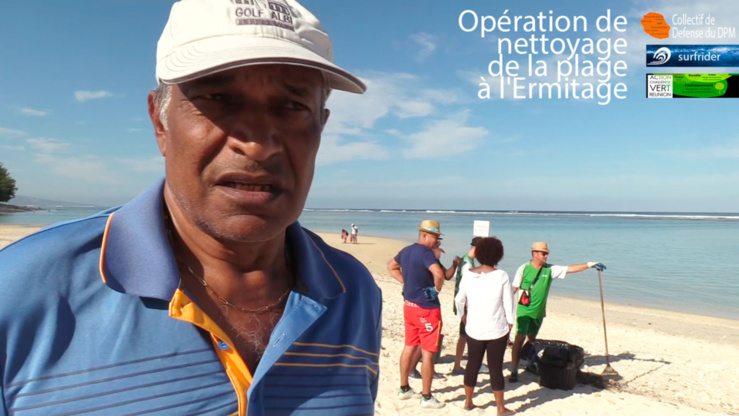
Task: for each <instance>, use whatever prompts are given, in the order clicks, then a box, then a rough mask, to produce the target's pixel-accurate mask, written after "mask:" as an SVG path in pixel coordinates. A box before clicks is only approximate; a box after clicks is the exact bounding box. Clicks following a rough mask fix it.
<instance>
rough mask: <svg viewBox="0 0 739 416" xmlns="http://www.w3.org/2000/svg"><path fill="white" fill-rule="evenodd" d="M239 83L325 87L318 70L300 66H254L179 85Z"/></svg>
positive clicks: (230, 70)
mask: <svg viewBox="0 0 739 416" xmlns="http://www.w3.org/2000/svg"><path fill="white" fill-rule="evenodd" d="M239 82H269V83H274V84H278V85H283V86H285V87H288V88H289V87H294V88H300V87H302V88H309V87H314V86H322V85H323V76H322V74H321V72H320V71H319V70H317V69H313V68H307V67H302V66H298V65H252V66H245V67H240V68H233V69H229V70H225V71H221V72H216V73H214V74H209V75H206V76H203V77H200V78H197V79H194V80H192V81H187V82H184V83H182V84H179V85H197V86H225V85H231V84H236V83H239Z"/></svg>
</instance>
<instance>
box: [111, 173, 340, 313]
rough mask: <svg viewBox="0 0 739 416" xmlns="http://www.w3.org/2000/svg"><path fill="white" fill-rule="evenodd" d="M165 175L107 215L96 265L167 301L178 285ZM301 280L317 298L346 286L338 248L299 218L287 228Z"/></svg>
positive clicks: (127, 288) (121, 283) (115, 280)
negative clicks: (335, 262) (168, 225)
mask: <svg viewBox="0 0 739 416" xmlns="http://www.w3.org/2000/svg"><path fill="white" fill-rule="evenodd" d="M163 191H164V180H160V181H158V182H157V183H155V184H154V185H152V186H150V187H149V188H148V189H146V190H145V191H144V192H142V193H141V194H139V195H138V196H137V197H136V198H134V199H133V200H131V201H130V202H128V203H127V204H125V205H123V206H121V207H120V208H119V209H118V210H117V211H115V212H114V213H113V214H112V215H111V216H110V218H109V219H108V225H107V227H106V230H105V236H104V237H103V249H102V251H101V259H100V270H101V273H102V276H103V280H104V281H105V282H106V284H107V285H108V286H109V287H111V288H112V289H114V290H117V291H119V292H122V293H127V294H131V295H135V296H140V297H146V298H156V299H162V300H165V301H169V300H171V299H172V296H173V295H174V293H175V290H177V287H178V286H179V284H180V275H179V272H178V270H177V262H176V260H175V258H174V255H173V253H172V249H171V246H170V244H169V239H168V237H167V233H166V230H165V229H164V217H163V213H164V211H163V210H164V197H163ZM287 241H288V244H289V245H290V248H291V253H292V255H293V259H294V261H295V270H296V272H297V274H298V281H299V285H300V284H302V286H303V288H304V290H302V291H303V292H305V293H304V294H305V295H306V296H308V297H310V298H313V299H314V300H317V301H323V300H326V299H330V298H333V297H336V296H338V295H340V294H342V293H345V292H346V288H345V286H344V283H343V281H342V278H341V277H340V275H339V271H337V270H336V269H335V267H334V266H332V264H331V263H330V261H333V260H335V257H336V256H337V255H338V254H337V252H336V251H335V250H334V249H332V248H330V247H328V246H327V245H326V244H325V243H324V242H323V241H322V240H321V239H320V238H319V237H318V236H316V235H315V234H313V233H311V232H310V231H308V230H305V229H304V228H303V227H301V226H300V224H299V223H298V222H295V223H294V224H292V225H290V226H289V227H288V228H287Z"/></svg>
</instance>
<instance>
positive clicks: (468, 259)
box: [452, 237, 482, 375]
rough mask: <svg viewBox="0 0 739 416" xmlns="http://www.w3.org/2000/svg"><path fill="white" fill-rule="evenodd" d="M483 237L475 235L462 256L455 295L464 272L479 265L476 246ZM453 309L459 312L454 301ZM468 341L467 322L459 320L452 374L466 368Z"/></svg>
mask: <svg viewBox="0 0 739 416" xmlns="http://www.w3.org/2000/svg"><path fill="white" fill-rule="evenodd" d="M481 238H482V237H474V238H473V239H472V241H471V242H470V249H469V251H467V253H466V254H465V255H463V256H462V259H461V261H460V263H459V267H458V268H457V273H456V275H455V277H456V278H455V282H454V296H457V293H459V284H460V283H461V282H462V277H463V276H464V272H466V271H467V270H469V269H471V268H473V267H477V264H476V262H475V246H476V245H477V242H478V241H480V239H481ZM452 310H453V311H454V313H455V314H457V303H456V302H454V304H453V305H452ZM466 343H467V333H466V332H465V323H464V321H459V339H457V350H456V351H455V355H454V367H453V368H452V375H460V374H464V368H462V356H463V355H464V347H465V344H466Z"/></svg>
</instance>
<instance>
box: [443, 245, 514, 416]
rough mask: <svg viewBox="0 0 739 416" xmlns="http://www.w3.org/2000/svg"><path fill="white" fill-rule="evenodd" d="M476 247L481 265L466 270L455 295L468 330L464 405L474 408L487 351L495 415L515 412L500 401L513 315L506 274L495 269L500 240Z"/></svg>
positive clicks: (459, 312) (499, 253) (511, 290)
mask: <svg viewBox="0 0 739 416" xmlns="http://www.w3.org/2000/svg"><path fill="white" fill-rule="evenodd" d="M476 247H477V248H476V258H477V261H478V262H480V264H481V265H480V266H479V267H475V268H473V269H469V270H465V272H464V273H465V274H464V275H463V277H462V282H461V283H460V285H459V293H458V294H457V296H456V298H455V302H456V304H457V317H458V318H460V320H462V321H463V322H465V330H466V332H467V349H468V359H467V368H466V369H465V372H464V395H465V404H464V408H465V409H467V410H471V409H474V408H475V405H473V404H472V394H473V392H474V390H475V384H476V383H477V375H478V374H479V373H480V365H481V364H482V357H483V355H484V354H485V353H487V358H488V368H489V369H490V385H491V386H492V388H493V394H494V395H495V404H496V406H497V407H498V415H512V414H514V413H515V412H514V411H512V410H509V409H507V408H506V407H505V405H504V400H503V388H504V387H505V381H504V380H503V354H504V353H505V348H506V344H507V343H508V333H509V332H510V330H511V327H512V326H513V322H514V320H515V317H516V314H515V312H514V309H513V308H514V303H513V289H512V287H511V282H510V279H509V278H508V273H506V272H505V271H503V270H498V269H496V268H495V266H497V265H498V262H500V259H502V258H503V243H501V242H500V240H498V239H497V238H495V237H487V238H483V239H481V240H480V241H479V242H478V243H477V246H476ZM465 304H466V305H467V307H466V308H465Z"/></svg>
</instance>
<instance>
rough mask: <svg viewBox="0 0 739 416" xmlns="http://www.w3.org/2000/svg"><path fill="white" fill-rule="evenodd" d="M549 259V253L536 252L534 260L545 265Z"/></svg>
mask: <svg viewBox="0 0 739 416" xmlns="http://www.w3.org/2000/svg"><path fill="white" fill-rule="evenodd" d="M547 258H549V253H547V252H544V251H534V260H535V261H537V262H538V263H541V264H544V263H546V262H547Z"/></svg>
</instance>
